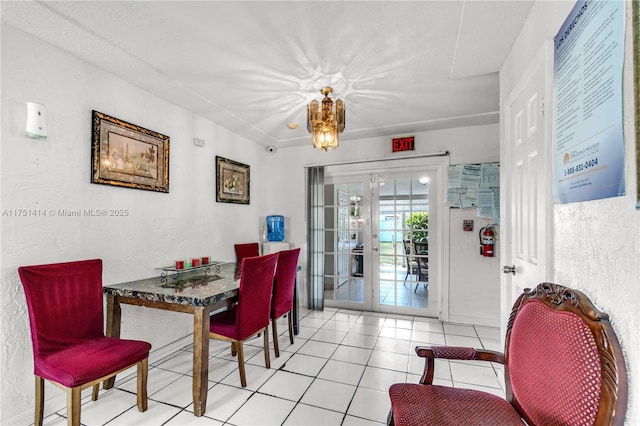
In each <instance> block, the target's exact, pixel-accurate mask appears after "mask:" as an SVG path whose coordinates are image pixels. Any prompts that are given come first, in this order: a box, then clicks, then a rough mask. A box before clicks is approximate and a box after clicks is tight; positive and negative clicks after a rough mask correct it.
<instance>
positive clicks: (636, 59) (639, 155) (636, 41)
mask: <svg viewBox="0 0 640 426" xmlns="http://www.w3.org/2000/svg"><path fill="white" fill-rule="evenodd" d="M631 7H632V9H633V10H632V21H633V22H632V24H631V25H632V27H633V29H632V31H633V42H632V43H633V88H634V91H633V93H634V105H635V114H634V115H635V127H636V193H637V194H636V210H640V1H638V0H633V1H632V2H631Z"/></svg>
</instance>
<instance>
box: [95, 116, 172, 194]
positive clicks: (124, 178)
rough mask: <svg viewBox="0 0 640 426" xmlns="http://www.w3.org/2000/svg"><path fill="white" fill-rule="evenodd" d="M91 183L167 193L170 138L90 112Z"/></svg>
mask: <svg viewBox="0 0 640 426" xmlns="http://www.w3.org/2000/svg"><path fill="white" fill-rule="evenodd" d="M92 130H93V131H92V150H91V172H92V173H91V183H97V184H103V185H114V186H123V187H127V188H136V189H145V190H149V191H158V192H169V137H168V136H165V135H162V134H160V133H157V132H154V131H153V130H149V129H145V128H144V127H140V126H136V125H135V124H131V123H127V122H126V121H123V120H120V119H118V118H115V117H111V116H109V115H107V114H103V113H101V112H98V111H93V112H92Z"/></svg>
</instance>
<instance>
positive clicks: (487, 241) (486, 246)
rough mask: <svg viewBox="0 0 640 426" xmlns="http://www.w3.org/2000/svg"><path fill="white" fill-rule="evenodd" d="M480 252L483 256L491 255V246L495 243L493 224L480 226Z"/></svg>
mask: <svg viewBox="0 0 640 426" xmlns="http://www.w3.org/2000/svg"><path fill="white" fill-rule="evenodd" d="M478 236H479V238H480V254H481V255H482V256H484V257H493V247H494V246H495V244H496V230H495V228H494V227H493V225H487V226H485V227H484V228H480V232H479V233H478Z"/></svg>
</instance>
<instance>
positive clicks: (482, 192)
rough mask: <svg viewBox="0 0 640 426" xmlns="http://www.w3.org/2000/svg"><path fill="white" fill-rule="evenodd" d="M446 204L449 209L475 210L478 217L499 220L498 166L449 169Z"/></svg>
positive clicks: (484, 165)
mask: <svg viewBox="0 0 640 426" xmlns="http://www.w3.org/2000/svg"><path fill="white" fill-rule="evenodd" d="M447 175H448V181H447V184H448V190H447V204H448V205H449V207H451V208H457V209H470V208H477V209H478V215H479V216H481V217H489V218H494V220H495V222H496V223H498V222H499V217H500V164H499V163H482V164H458V165H453V166H449V170H448V173H447Z"/></svg>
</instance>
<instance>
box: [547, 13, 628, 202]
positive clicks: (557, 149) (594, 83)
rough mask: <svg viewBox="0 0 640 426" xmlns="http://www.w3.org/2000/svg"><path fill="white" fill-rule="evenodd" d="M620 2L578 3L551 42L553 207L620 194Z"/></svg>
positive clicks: (621, 118)
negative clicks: (552, 60) (553, 130)
mask: <svg viewBox="0 0 640 426" xmlns="http://www.w3.org/2000/svg"><path fill="white" fill-rule="evenodd" d="M625 3H626V2H622V1H584V0H579V1H578V2H577V3H576V5H575V7H574V8H573V10H572V11H571V13H570V14H569V16H568V17H567V19H566V20H565V22H564V24H563V25H562V27H561V28H560V30H559V31H558V34H557V35H556V37H555V38H554V47H555V49H554V86H553V93H554V102H553V105H554V114H553V117H554V128H555V132H554V141H553V151H552V161H553V196H554V198H555V202H556V203H562V204H564V203H572V202H577V201H588V200H596V199H600V198H607V197H616V196H620V195H624V193H625V181H624V162H625V158H624V137H623V134H624V132H623V116H624V114H623V109H622V107H623V104H624V102H623V81H622V77H623V72H622V71H623V65H624V44H625V43H624V42H625V40H624V16H625V15H624V9H625Z"/></svg>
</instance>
